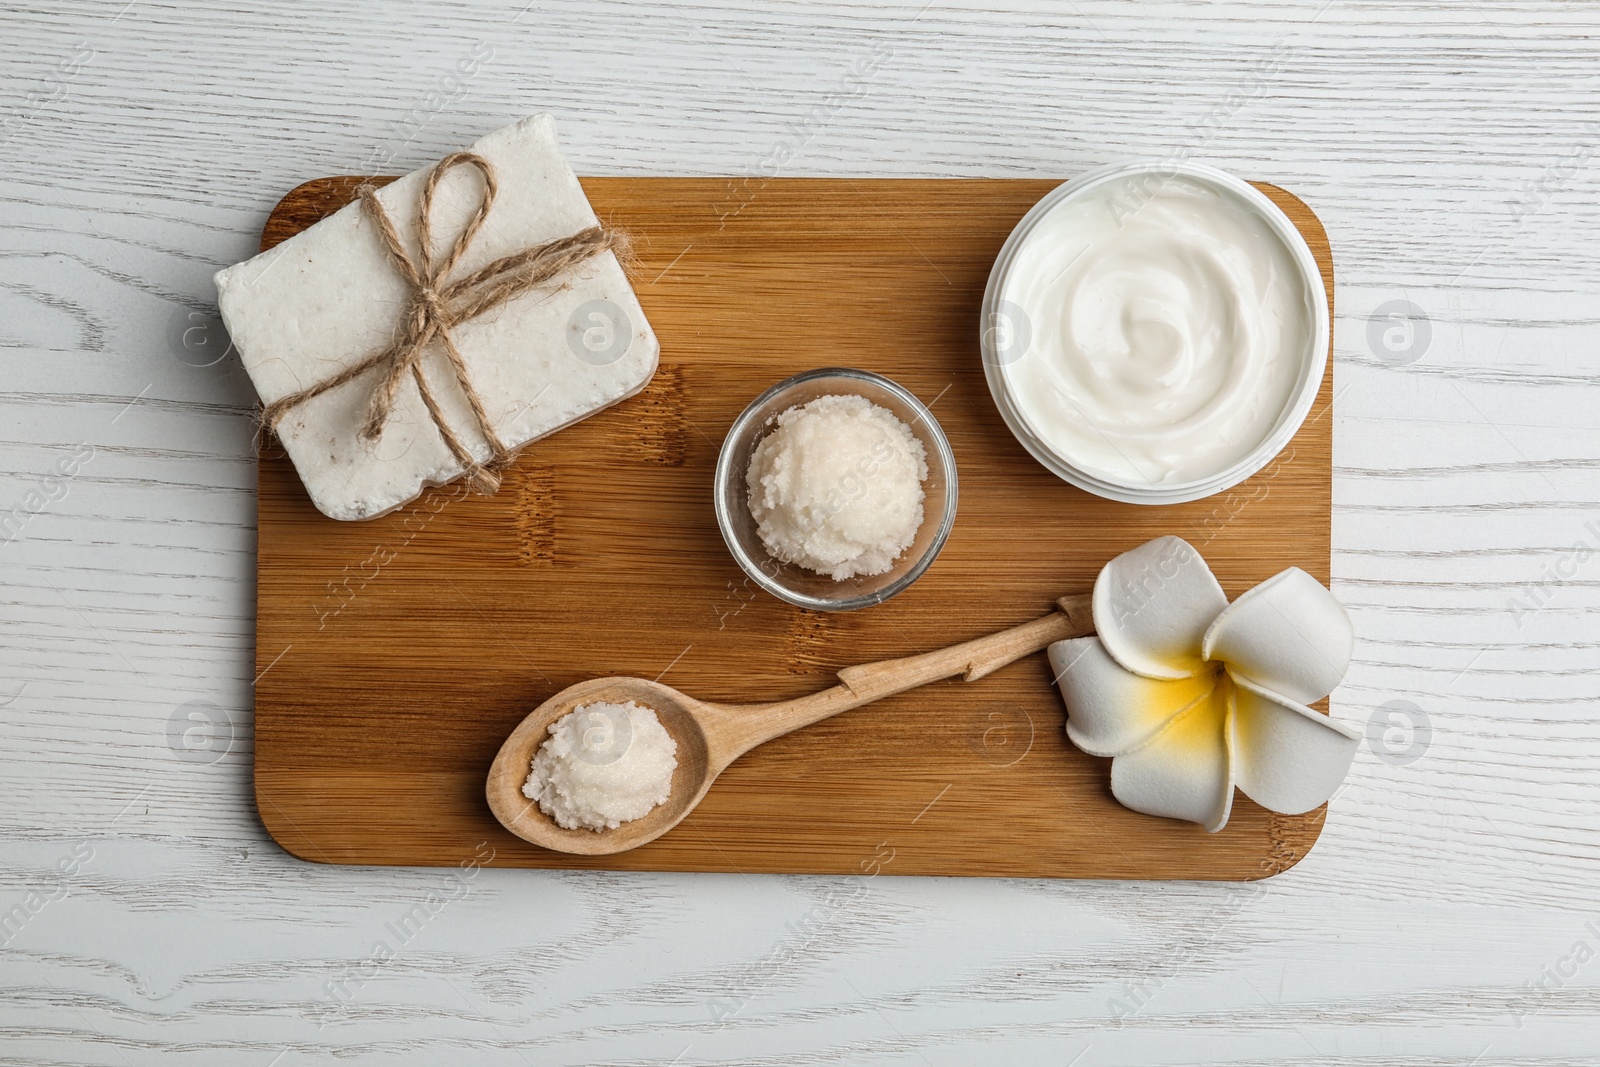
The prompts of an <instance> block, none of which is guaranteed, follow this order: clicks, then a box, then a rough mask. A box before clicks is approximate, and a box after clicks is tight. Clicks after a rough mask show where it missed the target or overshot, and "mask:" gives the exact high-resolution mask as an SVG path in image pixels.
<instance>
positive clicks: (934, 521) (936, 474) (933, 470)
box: [715, 367, 956, 611]
mask: <svg viewBox="0 0 1600 1067" xmlns="http://www.w3.org/2000/svg"><path fill="white" fill-rule="evenodd" d="M850 394H854V395H856V396H860V397H865V398H866V399H867V400H868V401H870V402H871V403H873V404H877V405H879V406H880V407H884V408H887V409H888V410H889V411H891V412H893V413H894V416H895V418H897V419H899V420H900V421H901V422H903V423H905V424H906V426H908V427H909V428H910V429H911V432H912V433H913V434H915V435H916V436H917V438H918V440H920V441H921V442H922V444H923V448H924V449H925V450H926V451H927V454H928V477H927V480H926V481H924V482H923V483H922V489H923V493H924V499H923V502H922V511H923V516H922V526H921V527H920V528H919V529H918V530H917V536H916V539H915V540H914V541H912V542H911V545H910V547H909V548H907V549H906V550H905V551H904V552H902V553H901V554H900V556H899V558H897V559H896V560H895V563H894V566H893V567H891V568H889V569H888V570H887V571H885V572H884V573H882V574H874V575H870V576H863V575H857V576H856V577H854V578H850V579H847V580H845V581H842V582H840V581H834V580H833V579H832V578H830V577H828V576H827V575H826V574H817V573H816V572H814V571H809V570H806V569H805V568H804V567H799V566H796V565H795V564H793V563H784V562H782V561H781V560H778V559H774V558H773V557H772V556H771V555H770V554H768V552H767V549H766V546H765V545H763V544H762V543H761V535H760V533H758V532H757V529H756V520H755V518H754V516H752V515H751V514H750V495H749V488H748V487H747V485H746V482H745V474H746V472H748V471H749V470H750V456H751V454H752V453H753V452H754V451H755V448H756V445H757V444H758V443H760V441H761V439H762V438H763V437H765V436H766V434H767V431H768V430H770V429H771V428H772V426H773V425H774V423H776V421H777V418H778V416H779V415H781V414H783V412H785V411H787V410H789V409H790V408H792V407H795V406H797V405H800V404H805V403H808V402H810V401H812V400H815V399H816V398H817V397H819V396H834V395H838V396H846V395H850ZM715 497H716V509H717V525H718V526H719V527H720V528H721V529H722V539H723V540H724V541H726V542H727V543H728V551H730V552H732V553H733V558H734V559H736V560H738V561H739V566H740V567H743V568H744V572H745V573H746V574H748V575H749V576H750V578H751V579H752V580H753V581H754V582H755V583H756V584H757V585H759V586H760V587H761V588H763V589H765V590H766V591H767V592H769V593H771V594H772V595H773V596H775V597H777V598H778V599H779V600H783V601H786V602H787V603H790V604H793V605H795V606H796V607H802V608H810V609H812V610H813V611H854V610H856V609H857V608H865V607H870V606H872V605H873V604H881V603H883V602H884V601H885V600H888V599H889V598H890V597H892V596H894V595H895V594H897V593H900V592H902V591H903V590H905V589H906V588H908V587H909V586H910V585H911V583H912V582H914V581H916V580H917V579H918V578H919V577H920V576H921V575H922V572H923V571H925V570H927V569H928V567H929V566H930V565H932V563H933V561H934V559H935V558H936V557H937V556H938V555H939V550H940V549H941V548H943V547H944V543H945V540H946V539H947V538H949V536H950V528H951V527H952V526H953V525H954V524H955V521H956V457H955V453H954V452H952V451H951V450H950V442H949V441H948V440H946V439H945V436H944V430H942V429H941V428H940V427H939V423H938V420H936V419H935V418H934V417H933V414H932V413H931V412H930V411H929V410H928V408H927V405H925V404H923V402H922V401H920V400H918V399H917V398H916V397H915V396H914V395H912V393H911V392H910V391H909V390H907V389H905V388H904V387H903V386H900V385H897V384H895V383H894V382H892V381H890V380H889V379H888V378H885V377H883V376H882V375H879V374H873V373H871V372H870V371H864V370H851V369H849V368H847V367H825V368H823V369H821V370H812V371H806V372H805V373H804V374H797V375H795V376H794V377H793V378H789V379H787V380H785V381H781V382H779V383H778V384H777V385H774V386H773V387H772V388H771V389H768V390H767V391H766V392H764V393H762V394H761V395H760V396H758V397H756V398H755V399H754V400H752V401H751V402H750V406H749V407H747V408H745V409H744V413H743V414H742V415H740V416H739V417H738V419H736V420H734V423H733V426H732V427H730V428H729V430H728V436H727V437H725V438H723V441H722V452H721V454H720V455H718V457H717V474H716V489H715Z"/></svg>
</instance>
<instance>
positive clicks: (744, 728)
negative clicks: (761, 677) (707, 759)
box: [707, 594, 1094, 766]
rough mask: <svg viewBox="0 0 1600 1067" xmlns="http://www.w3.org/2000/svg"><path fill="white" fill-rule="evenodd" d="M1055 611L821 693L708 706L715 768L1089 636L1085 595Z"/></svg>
mask: <svg viewBox="0 0 1600 1067" xmlns="http://www.w3.org/2000/svg"><path fill="white" fill-rule="evenodd" d="M1056 604H1057V606H1058V607H1059V608H1060V609H1061V610H1059V611H1057V612H1055V613H1053V614H1051V615H1047V616H1045V617H1044V618H1042V619H1034V620H1033V621H1032V622H1025V623H1023V624H1022V625H1021V626H1013V627H1012V628H1011V629H1009V630H1001V631H1000V632H999V633H995V634H989V635H988V636H986V637H978V638H974V639H973V640H971V641H963V642H962V643H961V644H959V645H951V646H950V647H948V648H941V649H938V650H937V651H934V652H924V653H922V654H921V655H917V656H905V657H903V658H901V659H890V660H882V661H880V662H878V663H867V664H863V665H861V666H859V667H846V668H845V669H844V670H842V671H840V672H839V680H840V681H841V682H842V683H843V684H842V685H836V686H834V687H833V688H832V689H824V690H823V691H822V692H820V693H812V694H810V695H809V696H803V697H798V698H796V699H793V700H785V701H780V702H779V703H776V704H760V705H746V706H742V707H741V706H731V705H709V706H708V709H707V710H709V711H712V712H713V713H714V715H715V717H716V719H717V720H719V721H718V722H717V725H716V728H715V729H713V730H710V731H708V739H712V740H713V747H714V748H715V749H717V750H718V751H717V754H716V757H714V758H715V761H716V762H719V763H720V764H721V765H722V766H726V765H727V764H728V763H731V762H733V760H735V759H737V758H739V757H740V756H742V755H743V754H744V753H746V752H748V751H750V749H752V748H754V747H756V746H757V745H759V744H763V743H764V742H767V741H771V740H772V739H773V738H775V737H782V736H783V735H784V734H787V733H791V732H792V731H795V730H798V729H800V728H801V727H803V726H810V725H811V724H812V723H816V722H821V721H822V720H823V719H827V718H831V717H832V716H834V715H838V714H839V713H840V712H844V711H849V710H850V709H852V708H859V707H861V706H862V705H863V704H870V703H872V702H873V701H874V700H882V699H883V698H884V697H889V696H894V695H895V694H896V693H904V692H906V691H907V690H908V689H916V688H917V687H919V686H923V685H927V684H928V683H929V682H937V681H939V680H940V679H943V678H952V677H954V676H956V675H961V676H962V678H963V679H964V680H966V681H969V682H971V681H976V680H977V679H979V678H982V677H984V676H985V675H987V674H992V673H993V672H995V671H997V670H999V669H1000V668H1001V667H1004V666H1006V665H1007V664H1009V663H1014V662H1016V661H1017V660H1019V659H1021V658H1022V657H1024V656H1027V655H1030V654H1031V653H1034V652H1039V651H1041V650H1043V649H1045V648H1047V647H1049V646H1050V645H1051V644H1053V643H1055V642H1056V641H1061V640H1065V639H1066V638H1069V637H1085V636H1087V635H1089V634H1092V633H1094V620H1093V618H1092V616H1091V612H1090V598H1089V596H1088V594H1082V595H1078V596H1066V597H1062V598H1061V599H1060V600H1058V601H1056Z"/></svg>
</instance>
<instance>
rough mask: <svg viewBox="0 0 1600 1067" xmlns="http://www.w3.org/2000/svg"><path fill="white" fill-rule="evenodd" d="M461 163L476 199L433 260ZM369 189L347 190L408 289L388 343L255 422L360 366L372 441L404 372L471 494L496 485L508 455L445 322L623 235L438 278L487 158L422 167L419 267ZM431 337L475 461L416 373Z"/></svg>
mask: <svg viewBox="0 0 1600 1067" xmlns="http://www.w3.org/2000/svg"><path fill="white" fill-rule="evenodd" d="M463 164H470V165H471V166H474V167H477V168H478V170H479V171H480V172H482V174H483V196H482V198H481V199H480V201H479V203H478V209H477V211H476V212H474V213H473V216H472V218H471V219H470V220H469V221H468V222H467V225H466V227H465V228H464V229H462V231H461V233H460V234H459V235H458V236H457V237H456V240H455V244H454V245H452V246H451V248H450V252H449V254H448V255H446V256H445V257H444V258H443V259H438V260H436V259H435V257H434V252H433V242H434V238H433V227H432V218H431V216H432V212H433V196H434V192H435V191H436V190H437V189H438V187H439V181H440V179H442V178H443V177H444V175H445V173H446V172H448V171H449V170H450V169H451V168H452V167H458V166H461V165H463ZM377 192H378V190H377V188H376V187H375V186H372V185H363V186H361V188H359V189H357V190H356V195H357V196H358V197H360V199H361V206H362V209H363V210H364V211H365V212H366V215H367V218H369V219H371V220H372V222H373V224H374V225H376V226H377V228H378V233H379V235H380V236H382V238H383V244H384V247H385V248H386V249H387V250H388V252H389V258H390V259H391V260H392V261H393V262H394V266H395V270H396V271H398V272H399V274H400V276H401V277H402V278H404V279H405V281H406V283H407V284H408V285H409V286H410V287H411V299H410V303H409V304H408V305H407V307H406V309H405V311H404V312H402V314H401V318H400V322H399V329H398V331H397V337H396V339H395V341H394V343H393V344H391V345H390V346H389V347H388V348H385V349H383V350H382V351H381V352H377V353H375V354H373V355H371V356H368V357H367V358H365V359H363V360H360V361H359V362H356V363H352V364H351V365H350V366H348V367H346V368H345V369H344V370H342V371H340V372H339V373H338V374H335V375H334V376H333V377H331V378H329V379H327V380H326V381H322V382H318V383H317V384H316V385H313V386H311V387H310V388H309V389H302V390H300V391H299V392H298V393H290V394H289V395H288V396H284V397H280V398H279V399H277V400H275V401H273V402H272V403H270V404H268V405H266V407H265V408H263V409H262V412H261V419H262V421H263V422H264V423H266V424H267V425H268V426H270V427H272V429H273V430H274V431H276V430H277V426H278V420H279V419H281V418H282V417H283V416H284V414H285V413H286V412H288V411H289V410H290V409H291V408H294V407H296V406H297V405H300V404H303V403H305V402H306V401H307V400H310V399H311V398H313V397H317V396H321V395H322V394H323V393H326V392H327V391H328V390H330V389H337V388H338V387H339V386H341V385H344V384H345V383H347V382H351V381H354V380H355V379H357V378H359V377H361V376H362V375H363V374H366V373H367V372H368V371H372V370H378V371H380V372H381V374H382V377H381V378H380V380H379V382H378V386H377V388H376V389H375V390H374V391H373V393H372V400H371V402H370V403H369V404H368V406H367V417H366V420H365V421H364V422H363V423H362V425H361V429H360V434H361V436H362V437H363V438H365V439H366V440H369V441H370V440H375V439H376V438H377V437H378V436H379V435H380V434H382V433H383V428H384V425H385V424H386V423H387V422H388V421H389V416H390V414H391V413H392V412H393V410H394V403H395V393H396V391H397V390H398V389H399V388H400V383H401V381H403V380H404V379H405V377H406V375H408V374H409V375H410V376H411V379H412V380H413V381H414V382H416V384H417V392H418V393H419V394H420V395H421V397H422V403H423V405H424V406H425V407H426V408H427V409H428V415H429V417H431V418H432V419H433V424H434V426H436V427H437V428H438V430H439V436H440V437H441V438H443V440H444V443H445V445H446V446H447V447H448V448H449V449H450V452H451V454H452V455H454V456H455V457H456V460H457V461H458V462H459V463H460V464H461V466H462V467H463V468H464V469H465V470H466V472H467V476H468V478H469V479H470V480H471V481H472V484H473V485H474V486H476V487H477V489H478V490H479V491H480V492H483V493H493V492H494V491H495V490H496V489H498V488H499V487H500V476H499V474H498V473H496V468H498V467H500V466H503V465H504V464H505V463H506V462H507V461H508V460H509V459H510V458H511V453H510V451H509V450H508V449H507V448H506V446H505V443H504V442H503V441H501V440H500V436H499V434H497V433H496V432H495V429H494V424H493V423H492V422H491V421H490V419H489V415H488V412H486V411H485V410H484V407H483V398H482V397H481V396H479V395H478V391H477V389H475V388H474V387H473V385H472V380H471V378H470V377H469V376H468V374H467V365H466V361H465V360H463V359H462V358H461V351H460V349H458V348H457V347H456V342H455V338H454V337H452V336H451V333H450V331H451V329H452V328H453V327H456V326H459V325H460V324H461V323H463V322H466V321H467V320H469V319H473V318H476V317H477V316H479V315H481V314H483V313H484V312H485V311H488V310H490V309H491V308H495V307H499V306H500V305H501V304H504V303H505V302H506V301H508V300H511V299H513V298H515V297H518V296H521V295H522V294H523V293H526V292H529V291H531V290H533V289H537V288H538V287H539V286H541V285H544V284H546V283H547V282H549V281H550V280H551V279H553V278H556V277H559V276H560V275H562V274H565V273H566V272H567V271H569V270H571V269H572V268H574V267H576V266H578V264H580V263H582V262H584V261H585V260H587V259H589V258H590V257H592V256H596V255H599V254H600V253H601V252H606V251H610V250H613V249H616V248H618V247H619V246H620V244H621V243H622V241H623V237H622V235H621V234H620V233H618V232H617V231H614V230H610V229H607V228H606V227H603V226H591V227H589V228H588V229H586V230H582V231H580V232H578V233H575V234H573V235H572V236H570V237H562V238H558V239H557V240H554V241H548V242H546V243H544V244H542V245H535V246H534V247H532V248H529V249H525V250H524V251H521V252H516V253H513V254H512V255H509V256H504V257H502V258H500V259H497V260H495V261H494V262H493V263H490V264H489V265H488V266H486V267H484V268H482V269H481V270H477V271H474V272H473V273H471V274H469V275H467V276H466V277H465V278H458V279H456V280H455V281H446V280H445V279H447V278H448V277H449V275H450V274H451V272H453V271H454V270H455V268H456V265H457V264H458V263H459V262H460V261H461V257H462V255H464V254H465V253H466V250H467V248H468V246H469V245H471V244H472V240H473V238H474V237H476V236H477V235H478V231H479V230H480V229H482V227H483V223H484V220H485V219H487V218H488V217H489V209H490V208H491V207H492V206H493V205H494V199H495V196H496V195H497V194H498V192H499V182H498V181H497V180H496V178H495V171H494V166H493V164H491V163H490V162H489V161H488V160H487V159H484V158H483V157H482V156H479V155H474V154H473V153H471V152H457V153H455V154H454V155H449V156H446V157H445V158H443V159H441V160H440V161H439V162H438V164H437V165H435V166H434V168H433V170H432V171H430V172H429V174H428V180H427V182H426V183H425V184H424V185H423V187H422V199H421V200H420V201H419V202H418V204H417V245H418V249H419V252H420V259H421V263H420V264H419V263H416V262H413V260H412V258H411V256H410V254H409V253H408V252H407V251H406V249H405V246H404V245H402V244H401V243H400V235H399V234H398V233H396V232H395V228H394V222H393V221H392V220H391V219H390V218H389V213H388V212H387V211H385V210H384V208H383V205H382V204H380V203H379V202H378V197H377ZM434 341H438V342H439V346H440V348H442V349H443V350H444V353H445V355H446V357H448V361H449V363H450V368H451V370H453V371H454V372H455V378H456V384H457V385H459V386H460V387H461V393H462V395H463V396H465V397H466V399H467V405H468V407H470V408H471V409H472V417H473V421H475V422H476V423H477V425H478V432H479V433H481V434H482V435H483V439H484V441H486V442H487V443H488V445H489V460H488V462H487V463H479V462H478V461H477V459H475V458H474V457H473V455H472V453H471V452H470V451H468V449H467V447H466V445H465V444H463V443H462V440H461V437H460V435H458V434H457V433H456V431H455V430H454V429H452V428H451V426H450V424H449V423H448V422H447V421H446V420H445V417H444V412H443V411H442V410H441V409H440V407H439V402H438V400H437V398H436V397H435V396H434V392H433V388H432V387H431V386H429V384H428V379H427V376H426V375H425V374H423V372H422V356H423V353H424V352H425V351H426V350H427V348H428V345H429V344H431V343H432V342H434Z"/></svg>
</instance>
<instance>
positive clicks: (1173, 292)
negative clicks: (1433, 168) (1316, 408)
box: [982, 163, 1329, 504]
mask: <svg viewBox="0 0 1600 1067" xmlns="http://www.w3.org/2000/svg"><path fill="white" fill-rule="evenodd" d="M982 326H983V358H984V373H985V375H986V376H987V377H988V380H989V389H990V392H991V393H992V394H993V395H994V398H995V403H996V405H997V406H998V407H999V409H1000V413H1001V415H1002V417H1004V419H1005V421H1006V423H1007V425H1008V426H1010V428H1011V430H1012V432H1013V433H1014V434H1016V436H1017V438H1018V440H1019V441H1021V442H1022V444H1023V446H1024V447H1025V448H1027V450H1028V451H1029V452H1030V453H1032V454H1033V456H1034V457H1035V458H1036V459H1038V460H1039V461H1040V462H1041V463H1043V464H1044V465H1045V466H1046V467H1047V468H1049V469H1050V470H1051V471H1053V472H1054V473H1056V474H1057V475H1059V476H1060V477H1062V478H1064V479H1065V480H1067V481H1068V482H1071V483H1072V484H1074V485H1077V486H1079V487H1080V488H1083V489H1087V490H1088V491H1090V492H1093V493H1097V494H1099V495H1100V496H1105V497H1109V498H1111V499H1113V500H1123V501H1127V502H1130V503H1151V504H1165V503H1177V502H1180V501H1184V500H1196V499H1199V498H1201V497H1205V496H1210V495H1211V494H1213V493H1217V492H1221V491H1222V490H1224V489H1227V488H1229V487H1230V486H1233V485H1236V484H1238V483H1239V482H1241V481H1243V480H1244V479H1246V478H1248V477H1250V475H1252V474H1254V473H1255V472H1256V471H1258V470H1260V469H1261V468H1262V467H1264V466H1265V465H1266V464H1267V463H1268V462H1269V461H1271V459H1272V457H1273V456H1275V455H1276V454H1277V453H1278V452H1279V451H1281V450H1282V448H1283V447H1284V445H1286V444H1287V443H1288V442H1289V439H1290V438H1291V437H1293V436H1294V433H1295V431H1296V430H1298V429H1299V427H1300V424H1301V423H1302V422H1303V421H1304V419H1305V417H1306V413H1307V411H1309V410H1310V407H1311V403H1312V401H1313V400H1314V399H1315V397H1316V393H1317V389H1318V387H1319V386H1320V385H1321V382H1322V376H1323V370H1324V368H1325V367H1326V362H1327V352H1328V330H1329V321H1328V302H1327V294H1326V291H1325V290H1324V288H1323V283H1322V277H1321V274H1320V272H1319V271H1318V269H1317V264H1316V260H1315V259H1314V258H1313V257H1312V255H1311V250H1310V249H1309V248H1308V247H1307V246H1306V243H1305V240H1304V238H1302V237H1301V236H1300V233H1299V231H1297V230H1296V229H1295V228H1294V224H1293V223H1291V222H1290V221H1289V219H1288V218H1287V217H1286V216H1285V215H1284V214H1283V212H1281V211H1280V210H1278V208H1277V207H1276V205H1274V204H1273V203H1272V202H1271V201H1270V200H1268V199H1267V198H1266V197H1265V196H1264V195H1262V194H1261V193H1260V192H1258V191H1257V190H1256V189H1255V188H1253V187H1252V186H1250V185H1249V184H1248V183H1246V182H1243V181H1240V180H1239V179H1237V178H1234V177H1232V176H1231V175H1228V174H1226V173H1224V172H1222V171H1219V170H1216V169H1214V168H1212V167H1206V166H1202V165H1199V164H1193V163H1154V164H1129V165H1119V166H1114V167H1106V168H1102V169H1100V170H1097V171H1093V172H1091V173H1089V174H1087V175H1084V176H1083V177H1081V178H1078V179H1076V180H1074V181H1071V182H1069V183H1067V184H1065V185H1062V186H1060V187H1058V188H1057V189H1055V190H1053V191H1052V192H1051V193H1049V194H1048V195H1047V196H1045V197H1044V199H1042V200H1041V201H1040V202H1039V203H1038V204H1037V205H1035V206H1034V208H1033V209H1032V210H1031V211H1029V212H1028V214H1027V215H1026V216H1024V217H1023V219H1022V221H1021V222H1020V223H1018V224H1017V227H1016V229H1015V230H1013V231H1012V233H1011V236H1010V238H1009V239H1008V240H1007V241H1006V243H1005V246H1004V247H1003V248H1002V249H1001V252H1000V255H999V257H998V258H997V259H996V261H995V265H994V269H993V271H992V272H991V273H990V276H989V285H988V289H987V290H986V292H985V294H984V304H983V322H982Z"/></svg>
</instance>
